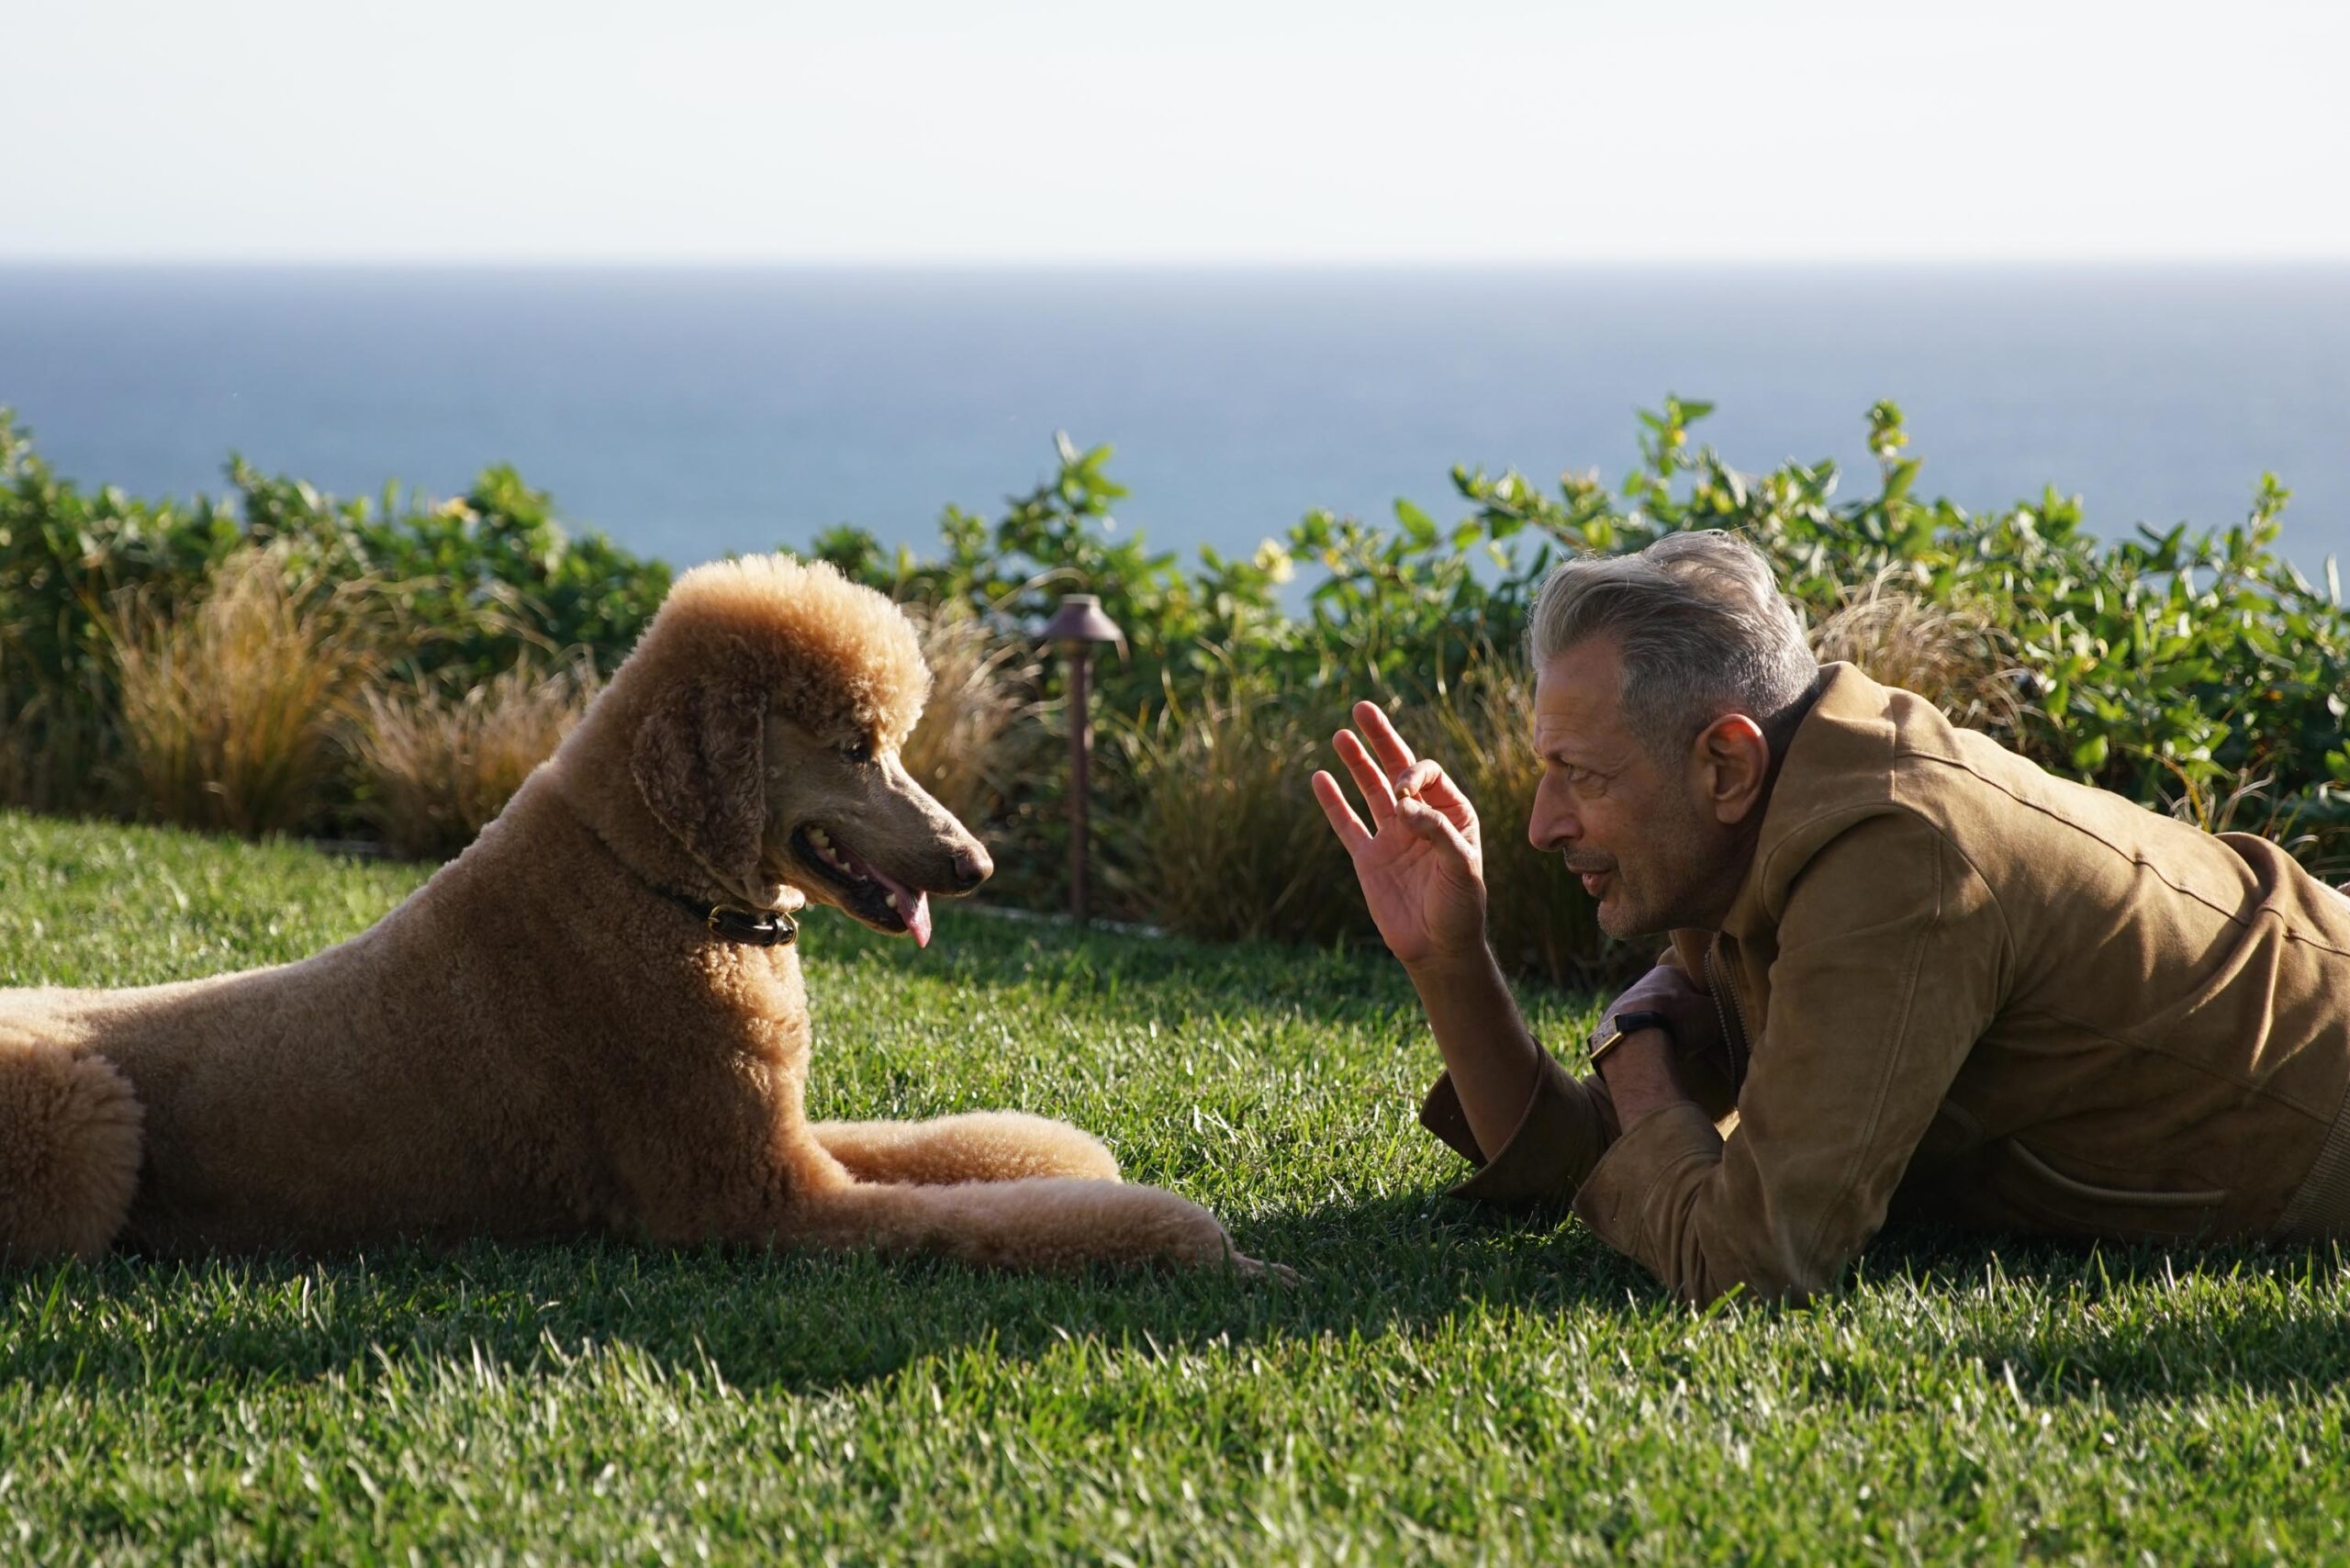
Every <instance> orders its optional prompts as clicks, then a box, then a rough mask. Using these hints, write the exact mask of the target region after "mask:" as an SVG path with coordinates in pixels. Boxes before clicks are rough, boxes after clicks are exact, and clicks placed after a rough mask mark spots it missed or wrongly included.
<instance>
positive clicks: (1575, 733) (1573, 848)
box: [1527, 637, 1741, 937]
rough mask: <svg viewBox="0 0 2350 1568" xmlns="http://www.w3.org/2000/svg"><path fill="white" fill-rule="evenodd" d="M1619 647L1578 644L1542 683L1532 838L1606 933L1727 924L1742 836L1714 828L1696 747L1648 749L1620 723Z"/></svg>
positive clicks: (1538, 686) (1537, 694)
mask: <svg viewBox="0 0 2350 1568" xmlns="http://www.w3.org/2000/svg"><path fill="white" fill-rule="evenodd" d="M1622 690H1623V666H1622V664H1621V661H1620V659H1619V658H1618V655H1617V647H1616V642H1615V639H1614V638H1612V637H1602V638H1595V639H1592V640H1590V641H1587V642H1583V643H1580V644H1576V645H1575V646H1574V647H1572V648H1569V649H1568V650H1567V651H1566V652H1565V653H1563V654H1561V655H1559V656H1558V657H1557V658H1554V659H1552V660H1551V661H1550V663H1549V664H1547V665H1545V666H1543V667H1542V669H1541V670H1540V672H1539V674H1538V675H1537V677H1536V678H1535V683H1534V749H1535V751H1536V752H1537V753H1538V754H1539V756H1541V758H1542V782H1541V784H1540V785H1539V788H1537V790H1535V795H1534V812H1533V816H1532V818H1531V819H1530V820H1529V821H1528V822H1527V837H1528V838H1529V839H1531V840H1532V841H1533V843H1534V846H1535V847H1536V848H1537V849H1555V850H1558V851H1559V852H1561V854H1562V855H1563V856H1564V857H1566V862H1567V869H1568V870H1570V871H1572V872H1574V873H1576V874H1577V875H1579V876H1581V877H1582V878H1583V888H1584V890H1586V891H1588V892H1590V893H1591V894H1592V896H1594V897H1595V898H1596V899H1598V901H1599V925H1600V929H1601V930H1603V931H1605V932H1606V933H1607V934H1608V935H1610V936H1616V937H1627V936H1647V935H1655V934H1657V933H1660V932H1664V931H1670V930H1673V929H1674V928H1675V927H1677V926H1684V925H1704V924H1710V923H1712V922H1714V921H1718V919H1719V918H1720V914H1721V909H1720V907H1719V905H1720V902H1721V893H1722V890H1723V889H1724V888H1725V886H1728V887H1735V885H1736V872H1737V870H1738V868H1737V867H1736V866H1735V865H1734V862H1735V860H1736V858H1737V857H1738V854H1739V852H1740V843H1741V840H1740V834H1739V832H1738V830H1737V828H1736V827H1735V826H1734V825H1726V824H1724V823H1721V822H1720V821H1718V819H1717V815H1716V812H1715V811H1714V809H1713V808H1712V806H1711V804H1710V802H1709V801H1708V799H1707V786H1708V784H1709V783H1710V780H1711V769H1710V768H1708V767H1707V766H1706V765H1705V762H1704V759H1703V757H1702V756H1700V748H1699V747H1698V746H1696V745H1695V744H1692V745H1680V744H1677V743H1676V744H1673V745H1665V746H1662V747H1660V748H1654V749H1652V748H1651V745H1649V744H1647V743H1648V742H1649V741H1650V740H1651V738H1652V737H1648V736H1643V735H1640V734H1637V733H1635V732H1634V731H1633V730H1631V729H1630V728H1629V727H1628V725H1627V724H1626V723H1625V721H1624V714H1623V706H1622V703H1621V701H1620V700H1619V693H1620V692H1621V691H1622Z"/></svg>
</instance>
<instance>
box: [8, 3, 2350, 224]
mask: <svg viewBox="0 0 2350 1568" xmlns="http://www.w3.org/2000/svg"><path fill="white" fill-rule="evenodd" d="M2345 62H2350V4H2344V3H2343V0H2192V3H2187V4H2181V3H2176V0H2134V3H2123V4H2107V3H2084V0H2031V3H2016V0H1967V3H1964V4H1958V3H1948V0H1945V3H1943V4H1939V5H1921V4H1916V3H1905V0H1866V3H1859V0H1852V3H1848V0H1803V3H1794V4H1778V5H1773V4H1747V5H1737V4H1730V3H1728V0H1669V3H1668V0H1641V3H1638V4H1634V3H1621V4H1607V5H1600V4H1589V3H1583V0H1559V3H1553V4H1547V5H1545V4H1534V3H1518V0H1419V3H1415V4H1402V5H1398V4H1390V3H1387V0H1299V3H1294V4H1283V3H1281V0H1254V3H1240V4H1234V3H1230V0H1181V3H1178V4H1151V5H1133V4H1121V3H1119V0H1069V3H1062V0H1034V3H1031V0H999V3H995V4H984V3H974V0H957V3H949V4H904V5H892V4H888V3H884V0H873V3H867V4H857V3H856V0H832V3H829V4H822V5H804V4H793V3H780V0H778V3H773V4H747V3H744V4H734V3H718V0H712V3H703V4H696V3H691V0H684V3H677V4H669V5H662V6H630V5H612V4H599V3H597V0H564V3H558V4H538V3H521V0H513V3H500V0H453V3H452V0H403V3H401V4H397V5H380V4H372V3H371V4H354V3H351V0H238V3H229V4H203V3H201V0H167V3H161V4H156V3H144V0H141V3H125V0H0V146H5V147H6V148H7V149H8V150H9V152H8V162H9V167H8V171H7V175H6V180H5V182H0V259H36V258H52V259H120V260H173V259H193V258H203V259H218V260H240V261H296V260H342V261H358V260H385V261H418V262H421V261H501V262H507V261H510V262H569V261H583V262H588V261H592V262H631V261H637V262H672V261H712V262H852V263H861V262H906V263H956V262H966V263H968V262H1035V261H1048V262H1071V263H1082V262H1137V263H1326V262H1343V263H1412V262H1472V261H1488V262H1602V263H1605V262H1625V261H1636V260H1638V261H1673V262H1691V263H1697V262H1708V261H1756V260H1786V261H1799V260H1800V261H1809V260H1848V261H1874V260H1946V261H2001V260H2018V259H2032V260H2055V261H2106V260H2133V261H2162V260H2210V259H2255V258H2257V259H2321V258H2322V259H2330V260H2336V261H2340V260H2350V196H2345V191H2350V91H2345V90H2344V88H2343V87H2342V86H2341V84H2340V73H2341V72H2342V71H2343V69H2344V63H2345Z"/></svg>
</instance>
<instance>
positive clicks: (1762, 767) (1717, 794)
mask: <svg viewBox="0 0 2350 1568" xmlns="http://www.w3.org/2000/svg"><path fill="white" fill-rule="evenodd" d="M1696 761H1697V763H1698V766H1699V767H1701V768H1702V769H1703V770H1704V776H1703V778H1702V779H1701V788H1702V789H1703V790H1704V793H1705V799H1706V801H1707V804H1709V805H1710V806H1711V807H1712V808H1713V812H1714V820H1715V821H1717V822H1718V823H1721V824H1722V825H1723V826H1724V827H1735V826H1737V825H1738V824H1739V823H1742V822H1744V821H1745V820H1746V819H1747V818H1748V817H1749V816H1750V815H1751V814H1752V813H1753V812H1754V811H1755V810H1756V809H1757V808H1758V807H1759V806H1760V805H1761V804H1762V790H1763V786H1764V785H1765V784H1767V783H1768V782H1769V781H1770V778H1771V743H1770V742H1769V741H1768V740H1766V739H1765V738H1763V734H1762V726H1761V725H1760V724H1757V723H1756V722H1754V721H1753V720H1751V719H1750V718H1748V717H1747V716H1746V715H1745V714H1743V713H1729V714H1725V715H1723V716H1722V717H1721V718H1718V719H1717V720H1715V721H1714V722H1712V723H1710V724H1708V725H1707V726H1706V728H1705V730H1704V731H1703V733H1701V734H1699V735H1698V736H1697V755H1696Z"/></svg>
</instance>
